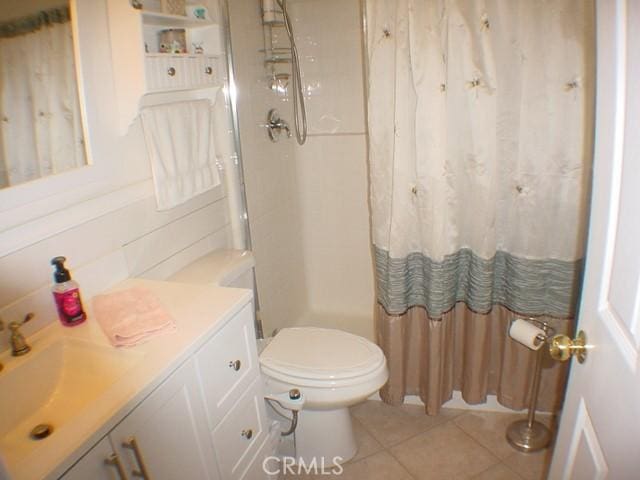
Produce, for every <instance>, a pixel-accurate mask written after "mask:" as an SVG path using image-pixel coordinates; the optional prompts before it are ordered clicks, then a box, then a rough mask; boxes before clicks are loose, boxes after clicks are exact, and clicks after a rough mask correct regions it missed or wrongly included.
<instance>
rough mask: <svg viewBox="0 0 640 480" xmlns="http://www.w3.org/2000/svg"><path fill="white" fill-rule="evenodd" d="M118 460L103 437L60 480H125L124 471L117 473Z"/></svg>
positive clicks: (106, 438) (107, 440)
mask: <svg viewBox="0 0 640 480" xmlns="http://www.w3.org/2000/svg"><path fill="white" fill-rule="evenodd" d="M118 461H120V459H119V458H117V456H116V454H115V453H114V450H113V448H112V446H111V443H110V442H109V438H108V437H105V438H103V439H102V440H100V442H98V444H96V446H95V447H93V448H92V449H91V450H89V451H88V452H87V453H86V454H85V455H84V457H82V458H81V459H80V460H78V462H77V463H76V464H75V465H74V466H73V467H71V468H70V469H69V470H67V473H65V474H64V475H63V476H62V477H60V480H88V479H91V480H127V478H128V477H127V476H126V473H125V472H124V471H121V472H119V471H118V468H124V467H121V466H118Z"/></svg>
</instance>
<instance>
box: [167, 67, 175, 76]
mask: <svg viewBox="0 0 640 480" xmlns="http://www.w3.org/2000/svg"><path fill="white" fill-rule="evenodd" d="M175 74H176V69H175V68H173V67H169V68H168V69H167V75H169V76H170V77H173V76H174V75H175Z"/></svg>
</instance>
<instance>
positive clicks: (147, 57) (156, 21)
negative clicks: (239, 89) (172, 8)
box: [107, 0, 225, 135]
mask: <svg viewBox="0 0 640 480" xmlns="http://www.w3.org/2000/svg"><path fill="white" fill-rule="evenodd" d="M107 7H108V15H109V30H110V36H111V56H112V63H113V70H114V81H115V91H116V97H117V98H116V102H117V106H118V127H119V131H120V133H121V134H123V135H124V134H125V133H126V132H127V130H128V129H129V126H130V125H131V123H132V122H133V121H134V120H135V118H136V117H137V116H138V114H139V111H140V107H141V105H142V104H143V103H144V102H143V97H145V96H146V95H150V94H154V95H157V94H161V93H172V92H176V91H189V90H192V91H194V92H196V91H197V90H201V89H210V88H214V87H220V86H221V85H222V83H223V79H224V75H225V62H223V61H222V60H223V56H224V49H223V47H222V45H223V42H222V38H221V31H220V26H219V25H218V24H217V23H215V22H213V21H211V20H200V19H197V18H189V17H186V16H183V15H169V14H165V13H160V12H155V11H145V10H136V9H134V8H133V7H131V5H130V4H129V2H126V1H123V0H107ZM209 11H210V12H212V10H211V9H209ZM213 18H217V16H216V15H213ZM167 28H175V29H184V30H185V34H186V35H185V36H186V48H187V51H188V53H184V54H171V53H160V52H159V48H160V39H159V35H160V32H161V31H162V30H165V29H167ZM196 47H197V49H198V50H199V49H202V50H203V53H196ZM194 94H195V93H194ZM163 98H164V97H163ZM167 101H171V100H170V99H167ZM174 101H175V100H174Z"/></svg>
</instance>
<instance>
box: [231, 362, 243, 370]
mask: <svg viewBox="0 0 640 480" xmlns="http://www.w3.org/2000/svg"><path fill="white" fill-rule="evenodd" d="M241 366H242V363H241V362H240V360H235V361H231V362H229V368H233V369H234V370H235V371H236V372H237V371H238V370H240V367H241Z"/></svg>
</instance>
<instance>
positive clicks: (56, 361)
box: [0, 337, 139, 458]
mask: <svg viewBox="0 0 640 480" xmlns="http://www.w3.org/2000/svg"><path fill="white" fill-rule="evenodd" d="M138 357H139V355H138V354H134V353H133V352H127V351H122V350H116V349H114V348H110V347H108V346H103V345H97V344H93V343H91V342H87V341H83V340H77V339H73V338H64V337H63V338H58V339H55V340H53V341H52V342H51V343H49V344H48V345H45V346H42V347H39V346H38V345H35V346H34V348H33V350H32V351H31V352H30V353H28V354H27V355H25V356H23V357H17V358H13V357H10V356H8V355H6V354H5V355H3V358H2V359H1V361H2V362H3V363H4V364H5V367H4V370H2V371H0V412H1V414H0V450H1V451H2V453H3V455H4V456H5V458H11V457H13V458H19V457H21V456H22V455H24V454H25V453H27V452H29V451H30V450H32V449H35V448H37V446H38V444H39V442H42V441H43V440H42V439H40V440H38V439H35V438H34V437H33V436H32V431H33V429H34V428H35V427H37V426H39V425H44V426H48V427H49V428H50V432H51V433H49V434H48V432H47V430H46V427H41V428H40V432H39V434H40V435H41V436H44V437H47V436H48V435H50V438H52V439H53V438H54V437H55V433H56V430H58V429H60V428H62V427H64V426H65V424H67V423H68V422H69V421H70V420H71V419H73V418H74V416H76V415H78V414H79V413H80V411H81V410H82V409H83V408H84V407H87V406H88V405H89V404H90V403H91V402H92V401H94V400H95V399H97V398H98V397H99V396H100V395H101V394H102V393H103V392H105V391H106V390H107V389H108V388H109V386H111V385H113V384H114V383H115V382H116V381H117V380H118V379H119V378H121V377H122V376H123V375H124V374H125V372H126V371H127V370H128V369H129V368H130V367H132V366H133V365H135V364H136V362H137V359H138Z"/></svg>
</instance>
